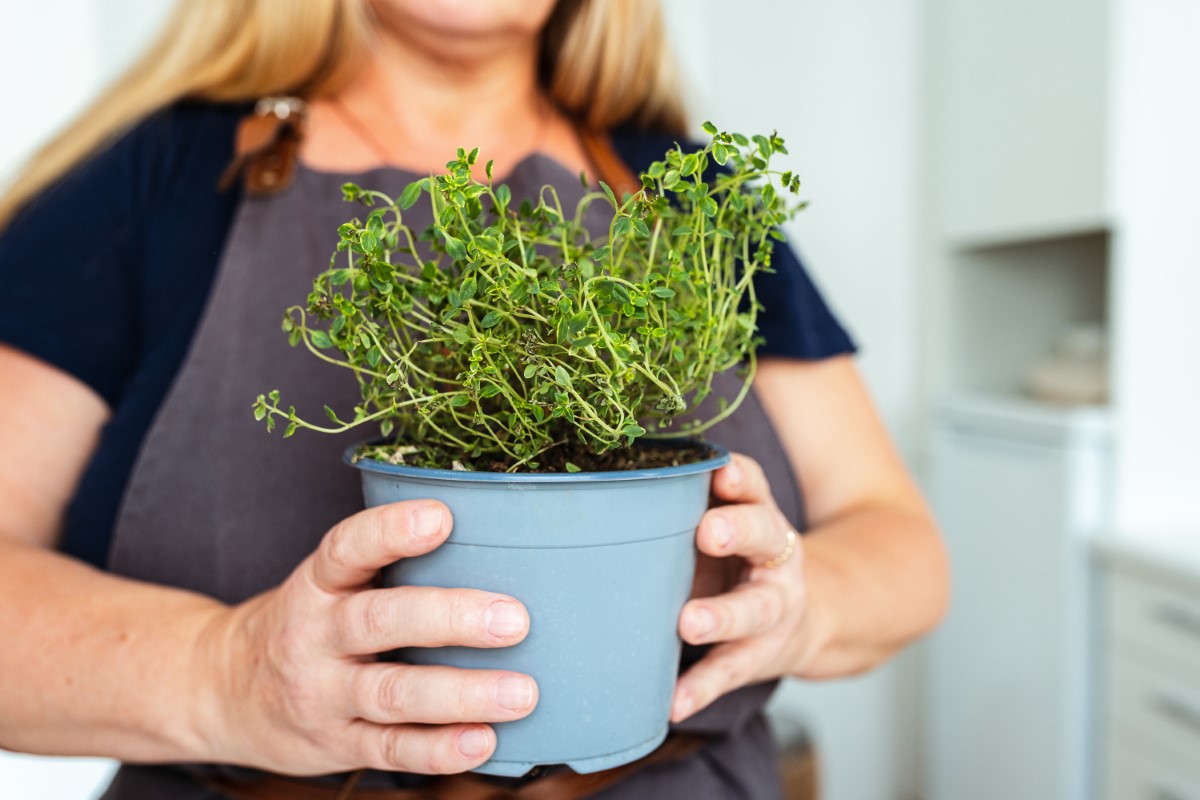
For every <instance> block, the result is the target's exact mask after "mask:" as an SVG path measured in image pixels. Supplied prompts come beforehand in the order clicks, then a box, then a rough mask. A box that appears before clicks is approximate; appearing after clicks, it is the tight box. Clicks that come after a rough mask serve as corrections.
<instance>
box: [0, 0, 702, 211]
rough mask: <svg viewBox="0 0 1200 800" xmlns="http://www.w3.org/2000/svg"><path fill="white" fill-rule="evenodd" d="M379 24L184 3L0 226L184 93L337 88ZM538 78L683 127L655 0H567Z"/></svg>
mask: <svg viewBox="0 0 1200 800" xmlns="http://www.w3.org/2000/svg"><path fill="white" fill-rule="evenodd" d="M372 31H373V19H372V16H371V11H370V8H369V0H304V2H297V1H296V0H180V2H179V3H178V5H177V6H176V8H175V11H174V13H173V14H172V16H171V18H170V20H169V21H168V23H167V25H166V27H165V29H164V30H163V32H162V33H161V34H160V35H159V37H158V40H157V41H156V42H155V43H154V44H153V45H152V46H151V48H150V49H149V50H148V51H147V52H146V53H145V54H144V55H143V56H142V57H141V58H140V59H139V60H138V61H137V62H136V63H135V64H134V65H133V66H132V67H130V68H129V70H128V71H126V72H125V74H124V75H123V76H122V77H120V78H119V79H118V80H117V81H116V83H114V84H113V85H112V86H111V87H110V88H109V89H108V90H106V91H105V92H104V93H103V94H102V95H101V96H100V97H98V98H97V99H96V100H95V101H94V102H93V103H92V104H91V105H90V106H89V107H88V108H87V109H85V110H84V112H83V113H82V114H81V115H80V116H79V117H78V118H77V119H76V120H75V121H74V122H73V123H72V124H71V125H69V126H68V127H67V128H66V129H64V130H63V131H62V132H61V133H59V134H58V135H57V136H56V137H54V138H53V139H51V140H50V141H49V142H48V143H47V144H46V145H44V146H43V147H42V148H41V150H39V151H38V152H37V153H35V154H34V156H33V158H32V159H30V161H29V162H28V164H27V165H26V166H25V169H24V170H23V171H22V172H21V173H20V174H19V175H18V176H17V178H16V180H15V181H14V182H13V183H12V185H11V186H10V187H9V189H8V191H7V192H6V193H5V194H4V196H3V198H0V229H3V227H4V226H6V225H7V224H8V222H9V221H10V220H11V219H12V217H13V215H14V214H15V213H16V212H17V211H18V210H19V209H20V208H21V207H22V206H24V205H25V204H26V203H27V202H29V201H30V200H31V199H33V198H34V197H35V196H36V195H37V194H38V193H39V192H41V191H42V190H43V189H44V188H46V187H47V186H48V185H50V184H52V183H54V182H55V181H57V180H58V179H59V178H61V177H62V176H63V175H64V174H65V173H67V172H68V171H70V170H71V168H72V167H74V166H75V165H77V164H78V163H80V162H81V161H83V160H84V159H86V158H87V157H88V156H89V155H91V154H92V153H94V152H96V150H98V149H100V148H101V147H103V146H104V145H105V144H107V143H109V142H111V141H113V140H114V139H115V138H117V137H119V136H120V135H121V134H122V133H124V132H126V131H128V130H129V129H130V128H131V127H133V126H134V125H136V124H137V123H138V122H139V121H141V120H142V119H144V118H145V117H147V116H149V115H150V114H153V113H154V112H155V111H158V110H159V109H161V108H164V107H166V106H169V105H171V104H172V103H174V102H176V101H177V100H181V99H184V98H189V99H197V100H208V101H214V102H238V101H249V100H255V99H258V98H260V97H264V96H267V95H277V94H290V95H298V96H301V97H317V96H321V95H325V94H330V93H332V92H335V91H337V90H338V89H339V88H340V87H341V86H343V85H344V84H345V82H346V81H347V80H348V79H349V78H350V77H351V76H352V75H353V72H354V69H355V68H356V66H357V65H358V61H357V59H358V54H360V53H362V52H363V50H364V48H365V47H366V46H367V45H368V44H369V41H370V37H371V35H372ZM539 80H540V81H541V83H542V86H543V88H544V90H545V91H546V92H547V94H548V96H549V97H550V99H551V100H552V101H553V102H554V103H556V104H557V105H558V106H559V107H560V108H561V109H562V110H563V112H564V113H566V114H568V115H569V116H571V117H572V118H573V119H575V120H576V121H578V122H579V123H581V124H584V125H587V126H589V127H592V128H596V129H598V130H606V129H609V128H612V127H615V126H617V125H621V124H625V123H630V124H633V125H635V126H637V127H640V128H643V129H654V130H660V131H663V132H669V133H675V134H679V135H682V134H683V133H684V132H685V129H686V118H685V115H684V111H683V106H682V101H681V99H680V91H679V87H678V84H677V80H678V78H677V73H676V71H675V69H674V67H673V62H672V59H671V57H670V53H669V50H668V48H667V43H666V35H665V32H664V29H663V20H662V10H661V8H660V6H659V4H658V2H657V0H559V2H558V4H557V5H556V7H555V9H554V11H553V13H552V14H551V17H550V20H549V21H548V22H547V24H546V27H545V29H544V31H543V34H542V42H541V51H540V53H539Z"/></svg>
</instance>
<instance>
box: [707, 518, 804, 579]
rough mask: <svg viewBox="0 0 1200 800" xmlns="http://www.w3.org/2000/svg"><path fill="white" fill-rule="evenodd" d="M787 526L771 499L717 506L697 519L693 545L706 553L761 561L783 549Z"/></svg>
mask: <svg viewBox="0 0 1200 800" xmlns="http://www.w3.org/2000/svg"><path fill="white" fill-rule="evenodd" d="M791 529H792V527H791V525H789V524H788V521H787V520H786V519H784V516H783V514H782V513H780V511H779V509H778V508H776V507H775V504H774V503H741V504H738V505H729V506H719V507H718V508H710V509H709V510H708V511H707V512H706V513H705V515H704V517H703V518H702V519H701V520H700V527H699V528H698V529H697V531H696V546H697V547H698V548H700V552H702V553H705V554H707V555H710V556H718V557H722V558H723V557H726V556H741V557H742V558H745V559H746V560H747V561H749V562H750V563H751V564H755V565H757V564H764V563H766V562H768V561H770V560H771V559H773V558H777V557H778V556H779V555H780V554H781V553H783V552H784V551H785V550H786V549H787V547H788V543H789V541H790V540H789V537H788V532H789V531H791ZM794 546H795V544H794V543H793V547H794Z"/></svg>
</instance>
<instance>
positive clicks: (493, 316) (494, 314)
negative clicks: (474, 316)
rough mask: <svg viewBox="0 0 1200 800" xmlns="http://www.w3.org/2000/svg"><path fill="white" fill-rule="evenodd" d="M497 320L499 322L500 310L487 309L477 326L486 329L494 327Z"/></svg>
mask: <svg viewBox="0 0 1200 800" xmlns="http://www.w3.org/2000/svg"><path fill="white" fill-rule="evenodd" d="M499 322H500V312H499V311H489V312H488V313H487V314H485V315H484V317H483V319H482V320H480V321H479V327H481V328H483V329H484V330H487V329H488V328H494V327H496V325H497V324H498V323H499Z"/></svg>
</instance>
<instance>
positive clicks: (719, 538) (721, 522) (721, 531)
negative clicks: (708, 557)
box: [708, 517, 733, 547]
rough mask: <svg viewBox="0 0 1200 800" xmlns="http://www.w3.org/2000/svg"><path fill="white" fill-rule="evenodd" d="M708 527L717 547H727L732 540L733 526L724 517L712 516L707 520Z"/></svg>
mask: <svg viewBox="0 0 1200 800" xmlns="http://www.w3.org/2000/svg"><path fill="white" fill-rule="evenodd" d="M708 529H709V530H710V531H711V532H712V538H713V541H715V542H716V543H717V546H718V547H728V546H729V543H730V542H732V541H733V526H732V525H730V524H729V520H727V519H725V518H724V517H713V518H712V519H710V520H709V521H708Z"/></svg>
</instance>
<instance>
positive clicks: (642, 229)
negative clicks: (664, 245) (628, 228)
mask: <svg viewBox="0 0 1200 800" xmlns="http://www.w3.org/2000/svg"><path fill="white" fill-rule="evenodd" d="M632 222H633V229H634V230H635V231H636V232H637V235H638V236H641V237H646V236H649V235H650V227H649V226H648V225H646V222H645V220H640V219H635V220H633V221H632Z"/></svg>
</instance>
